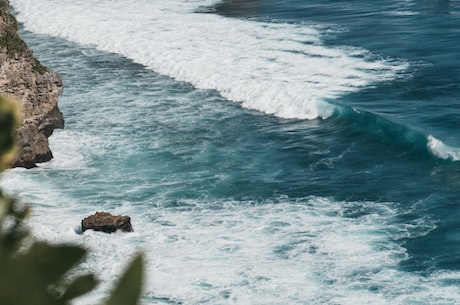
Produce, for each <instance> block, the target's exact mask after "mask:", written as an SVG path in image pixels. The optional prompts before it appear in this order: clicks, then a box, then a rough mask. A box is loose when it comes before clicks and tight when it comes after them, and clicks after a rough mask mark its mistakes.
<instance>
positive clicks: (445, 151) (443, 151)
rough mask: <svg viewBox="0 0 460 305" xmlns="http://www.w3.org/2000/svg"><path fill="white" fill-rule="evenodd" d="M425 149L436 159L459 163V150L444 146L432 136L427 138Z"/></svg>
mask: <svg viewBox="0 0 460 305" xmlns="http://www.w3.org/2000/svg"><path fill="white" fill-rule="evenodd" d="M427 147H428V149H429V150H430V152H431V153H432V154H433V155H435V156H436V157H438V158H441V159H444V160H452V161H459V160H460V150H459V149H456V148H453V147H450V146H448V145H446V144H444V143H443V142H442V141H441V140H438V139H437V138H435V137H434V136H432V135H429V136H428V143H427Z"/></svg>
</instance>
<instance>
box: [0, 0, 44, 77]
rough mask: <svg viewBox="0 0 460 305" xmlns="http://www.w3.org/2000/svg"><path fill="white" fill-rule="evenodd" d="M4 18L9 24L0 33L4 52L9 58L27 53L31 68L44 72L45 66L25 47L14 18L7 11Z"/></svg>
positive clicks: (0, 43) (0, 3)
mask: <svg viewBox="0 0 460 305" xmlns="http://www.w3.org/2000/svg"><path fill="white" fill-rule="evenodd" d="M2 4H3V5H6V4H5V3H4V2H0V9H1V5H2ZM4 18H5V19H7V20H9V21H10V25H9V26H7V27H6V28H5V29H4V31H3V33H2V35H0V47H2V48H4V49H5V50H6V54H7V55H8V56H9V57H10V58H16V57H17V56H24V55H25V54H28V55H26V56H27V57H29V56H30V57H31V60H32V70H33V71H35V72H38V73H40V74H44V73H45V72H46V70H47V69H46V67H45V66H43V65H42V64H41V63H40V61H38V59H36V58H35V57H33V56H32V53H31V51H30V50H29V49H28V48H27V44H26V43H25V42H24V40H22V39H21V37H19V35H18V22H17V20H16V18H15V17H14V16H13V15H11V14H10V13H8V17H4Z"/></svg>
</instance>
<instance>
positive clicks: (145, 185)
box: [0, 0, 460, 305]
mask: <svg viewBox="0 0 460 305" xmlns="http://www.w3.org/2000/svg"><path fill="white" fill-rule="evenodd" d="M10 2H11V5H12V6H13V8H14V14H15V15H16V16H17V18H18V20H19V22H20V26H21V36H22V37H23V38H24V39H25V41H26V42H27V43H28V45H29V46H30V47H31V48H32V49H33V50H34V54H35V55H36V56H37V57H38V58H39V59H40V61H41V62H43V63H44V64H45V65H46V66H48V67H50V68H52V69H54V70H56V71H57V72H59V73H60V75H61V76H62V78H63V81H64V86H65V91H64V93H63V95H62V97H61V99H60V108H61V110H62V112H63V113H64V117H65V119H66V128H65V129H64V130H60V131H56V132H55V134H54V135H53V136H52V137H51V138H50V145H51V147H52V150H53V153H54V157H55V158H54V160H53V161H51V162H48V163H43V164H40V165H39V167H38V168H35V169H32V170H24V169H12V170H9V171H8V172H7V173H5V174H4V175H3V176H2V179H1V181H0V182H1V187H2V189H5V190H6V191H7V192H8V193H10V194H14V195H15V196H17V197H18V198H19V199H20V200H21V201H22V202H25V203H30V204H31V205H32V207H33V211H34V213H33V216H32V217H31V219H30V222H29V223H30V226H31V227H32V229H33V231H34V234H35V236H36V237H37V238H39V239H45V240H48V241H51V242H72V243H77V244H81V245H84V246H85V247H88V248H89V249H90V252H91V254H90V256H89V257H88V259H87V260H85V262H84V263H83V264H82V266H81V267H79V268H78V270H76V271H75V272H86V271H88V270H90V271H92V272H95V273H96V274H98V276H99V277H100V278H101V283H102V284H101V285H100V287H99V288H98V289H97V290H96V291H95V292H94V293H93V294H91V295H89V296H87V297H85V298H82V299H79V300H78V301H77V302H76V304H78V305H88V304H97V303H100V300H101V299H103V298H104V296H105V295H106V294H107V291H108V290H109V289H110V288H111V284H113V281H114V280H115V279H116V278H117V277H118V276H119V275H120V273H121V272H122V270H123V266H124V265H125V264H126V263H127V260H128V258H129V257H130V256H131V255H132V254H133V253H134V252H135V251H143V252H144V253H145V254H146V256H147V266H146V273H147V282H146V284H145V294H144V296H143V298H142V304H145V305H151V304H189V305H195V304H209V305H211V304H212V305H214V304H264V305H266V304H340V305H345V304H350V305H351V304H373V305H374V304H378V305H383V304H388V305H390V304H391V305H394V304H411V305H412V304H439V305H441V304H443V305H444V304H452V305H453V304H459V303H460V288H459V287H460V248H459V245H460V225H459V224H458V219H459V217H460V202H459V199H458V198H460V162H457V161H459V159H460V151H459V149H458V147H460V139H459V138H458V134H459V133H460V126H459V124H458V122H459V120H460V101H459V99H458V96H460V85H459V84H460V59H459V58H458V56H457V55H458V54H460V49H459V46H458V45H457V44H458V43H457V42H458V41H460V32H458V28H459V26H460V17H459V16H460V9H459V8H458V6H459V4H458V2H457V1H397V0H392V1H390V0H385V1H379V2H378V3H369V1H362V0H353V1H347V2H343V1H335V0H328V1H315V0H312V1H302V0H289V1H262V0H253V1H246V2H245V3H246V4H245V5H244V4H243V3H242V2H241V1H233V2H225V3H224V4H225V5H222V3H220V2H218V1H185V0H182V1H181V0H169V1H147V0H126V1H120V0H111V1H109V0H102V1H95V0H87V1H70V0H53V1H49V0H10ZM248 3H249V4H250V5H249V4H248ZM229 7H230V8H229ZM439 46H442V48H440V47H439ZM101 210H104V211H109V212H111V213H113V214H117V215H118V214H123V215H125V214H127V215H130V216H131V218H132V224H133V227H134V230H135V232H134V233H130V234H122V233H115V234H111V235H105V234H103V233H99V232H92V231H86V232H85V233H83V234H81V228H80V221H81V219H82V218H84V217H86V216H88V215H90V214H93V213H94V212H95V211H101Z"/></svg>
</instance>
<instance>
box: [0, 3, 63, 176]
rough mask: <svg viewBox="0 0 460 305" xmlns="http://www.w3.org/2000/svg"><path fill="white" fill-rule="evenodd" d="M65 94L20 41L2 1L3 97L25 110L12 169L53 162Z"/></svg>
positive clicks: (0, 67)
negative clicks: (53, 138) (53, 143)
mask: <svg viewBox="0 0 460 305" xmlns="http://www.w3.org/2000/svg"><path fill="white" fill-rule="evenodd" d="M62 90H63V86H62V80H61V78H60V77H59V75H58V74H57V73H56V72H54V71H51V70H50V69H48V68H46V67H44V66H42V65H41V64H40V62H39V61H38V60H37V59H35V58H34V57H33V54H32V51H31V50H30V49H29V48H28V47H27V45H26V44H25V43H24V41H23V40H22V39H21V38H19V36H18V31H17V23H16V19H15V18H14V17H13V16H11V14H10V11H9V2H8V0H0V93H1V94H6V95H10V96H13V97H15V98H16V99H17V100H18V101H19V102H20V103H21V106H22V119H23V123H22V125H21V126H20V127H19V128H18V131H17V141H18V144H19V152H18V156H17V158H16V160H15V161H14V162H13V166H16V167H26V168H31V167H34V166H35V165H36V163H39V162H45V161H49V160H51V159H52V157H53V155H52V153H51V150H50V148H49V145H48V137H49V136H50V135H51V134H52V133H53V130H54V129H56V128H64V118H63V116H62V113H61V112H60V111H59V108H58V96H59V95H60V94H61V93H62Z"/></svg>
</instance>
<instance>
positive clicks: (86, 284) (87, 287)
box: [61, 274, 98, 302]
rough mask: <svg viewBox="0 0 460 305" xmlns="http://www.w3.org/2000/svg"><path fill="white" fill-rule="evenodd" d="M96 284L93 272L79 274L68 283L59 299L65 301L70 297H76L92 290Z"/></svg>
mask: <svg viewBox="0 0 460 305" xmlns="http://www.w3.org/2000/svg"><path fill="white" fill-rule="evenodd" d="M97 284H98V282H97V280H96V278H95V277H94V275H93V274H87V275H83V276H80V277H79V278H77V279H76V280H74V281H73V282H72V283H71V284H70V285H69V287H68V288H67V290H66V292H65V293H64V294H63V295H62V297H61V299H62V300H63V301H64V302H67V301H69V300H71V299H74V298H77V297H79V296H81V295H83V294H86V293H88V292H90V291H91V290H93V289H94V288H95V287H96V286H97Z"/></svg>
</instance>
